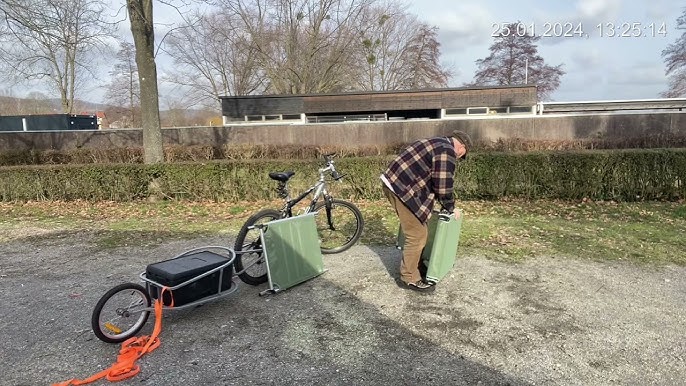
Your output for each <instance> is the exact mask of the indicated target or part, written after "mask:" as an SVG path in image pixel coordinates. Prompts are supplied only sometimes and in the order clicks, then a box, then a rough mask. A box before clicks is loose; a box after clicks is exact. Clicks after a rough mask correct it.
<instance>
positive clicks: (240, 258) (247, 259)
mask: <svg viewBox="0 0 686 386" xmlns="http://www.w3.org/2000/svg"><path fill="white" fill-rule="evenodd" d="M280 218H281V213H279V211H277V210H274V209H263V210H261V211H259V212H257V213H255V214H254V215H252V216H250V218H249V219H248V220H247V221H246V222H245V224H243V227H242V228H241V230H240V232H238V236H236V245H234V247H233V250H234V251H235V252H236V260H234V265H235V267H236V273H237V274H238V277H239V278H240V279H241V280H242V281H243V283H245V284H250V285H260V284H262V283H266V282H267V262H266V261H265V260H264V254H263V253H262V239H261V238H260V230H259V229H257V228H253V229H249V228H250V227H251V226H254V225H259V224H265V223H268V222H270V221H273V220H278V219H280ZM243 251H251V252H244V253H243ZM244 269H245V272H241V271H243V270H244Z"/></svg>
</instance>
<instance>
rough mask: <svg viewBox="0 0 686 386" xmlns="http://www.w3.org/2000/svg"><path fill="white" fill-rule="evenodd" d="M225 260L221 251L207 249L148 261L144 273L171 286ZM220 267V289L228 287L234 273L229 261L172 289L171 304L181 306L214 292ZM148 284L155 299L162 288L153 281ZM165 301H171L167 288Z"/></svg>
mask: <svg viewBox="0 0 686 386" xmlns="http://www.w3.org/2000/svg"><path fill="white" fill-rule="evenodd" d="M227 261H228V260H227V258H226V257H224V256H222V255H218V254H216V253H213V252H209V251H202V252H197V253H192V254H189V255H186V256H182V257H178V258H176V259H170V260H165V261H161V262H159V263H154V264H150V265H148V266H147V267H146V269H145V275H146V277H147V278H148V279H150V280H153V281H155V282H157V283H159V284H162V285H164V286H167V287H173V286H176V285H179V284H181V283H183V282H185V281H188V280H190V279H193V278H195V277H197V276H200V275H201V274H203V273H205V272H207V271H209V270H211V269H213V268H217V267H219V266H221V265H223V264H226V262H227ZM222 271H223V274H222V287H221V288H222V291H224V290H227V289H229V288H230V287H231V279H232V275H233V266H232V264H229V265H228V266H226V267H225V268H223V269H221V270H218V271H217V272H214V273H212V274H210V275H208V276H206V277H203V278H202V279H200V280H197V281H194V282H192V283H189V284H186V285H185V286H183V287H181V288H178V289H177V290H175V291H172V294H173V296H174V306H175V307H176V306H182V305H184V304H187V303H190V302H193V301H196V300H198V299H200V298H204V297H206V296H209V295H215V294H217V293H218V289H219V274H220V272H222ZM150 286H151V287H152V288H151V290H150V295H151V296H152V297H153V298H154V299H157V297H158V293H159V291H160V290H161V288H157V287H156V286H154V285H150ZM164 305H165V306H169V305H171V296H170V295H169V293H168V292H165V294H164Z"/></svg>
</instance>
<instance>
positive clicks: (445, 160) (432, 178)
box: [383, 137, 457, 223]
mask: <svg viewBox="0 0 686 386" xmlns="http://www.w3.org/2000/svg"><path fill="white" fill-rule="evenodd" d="M456 165H457V153H456V152H455V147H454V145H453V143H452V140H451V139H450V138H448V137H436V138H429V139H422V140H419V141H417V142H415V143H413V144H412V145H410V146H409V147H408V148H407V149H405V150H404V151H403V152H402V153H400V155H398V157H396V159H395V160H393V162H391V164H390V165H389V166H388V169H386V171H385V172H384V173H383V177H385V179H386V180H387V181H388V183H390V185H391V187H392V188H393V192H394V193H395V194H396V195H397V196H398V198H400V201H402V202H403V203H404V204H405V205H406V206H407V207H408V208H409V209H410V210H411V211H412V212H413V213H414V214H415V216H417V218H418V219H419V221H421V222H422V223H426V221H427V220H428V218H429V215H430V214H431V210H432V209H433V206H434V201H438V202H439V203H440V204H441V206H442V209H444V210H447V211H450V212H452V211H453V210H454V209H455V198H454V195H453V181H454V178H455V168H456Z"/></svg>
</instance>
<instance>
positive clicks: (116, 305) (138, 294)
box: [91, 283, 150, 343]
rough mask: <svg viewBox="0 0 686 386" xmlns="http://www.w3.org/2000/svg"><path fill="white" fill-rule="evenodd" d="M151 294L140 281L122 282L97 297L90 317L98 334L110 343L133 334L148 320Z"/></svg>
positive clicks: (118, 341) (117, 341) (125, 338)
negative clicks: (98, 298)
mask: <svg viewBox="0 0 686 386" xmlns="http://www.w3.org/2000/svg"><path fill="white" fill-rule="evenodd" d="M149 315H150V295H149V294H148V291H147V290H146V289H145V288H144V287H143V286H141V285H139V284H134V283H124V284H120V285H118V286H116V287H114V288H112V289H111V290H109V291H107V292H106V293H105V295H103V296H102V298H100V300H98V303H97V304H96V305H95V309H93V315H92V316H91V327H92V328H93V332H94V333H95V336H97V337H98V338H99V339H100V340H102V341H103V342H107V343H120V342H123V341H125V340H127V339H129V338H131V337H132V336H134V335H136V333H138V331H140V329H141V328H143V326H144V325H145V322H147V321H148V316H149Z"/></svg>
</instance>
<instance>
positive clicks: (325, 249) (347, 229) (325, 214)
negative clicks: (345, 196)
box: [314, 198, 364, 254]
mask: <svg viewBox="0 0 686 386" xmlns="http://www.w3.org/2000/svg"><path fill="white" fill-rule="evenodd" d="M314 210H315V211H316V212H317V215H316V216H315V221H316V223H317V233H318V235H319V242H320V247H321V250H322V253H326V254H329V253H339V252H343V251H345V250H348V249H349V248H350V247H352V246H353V245H354V244H355V243H356V242H357V240H359V238H360V236H362V228H363V227H364V221H363V220H362V213H360V210H359V209H357V207H356V206H355V205H354V204H353V203H351V202H348V201H344V200H339V199H336V198H334V199H331V200H330V201H329V202H328V203H327V202H326V201H325V202H320V203H318V204H317V205H316V206H315V207H314Z"/></svg>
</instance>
